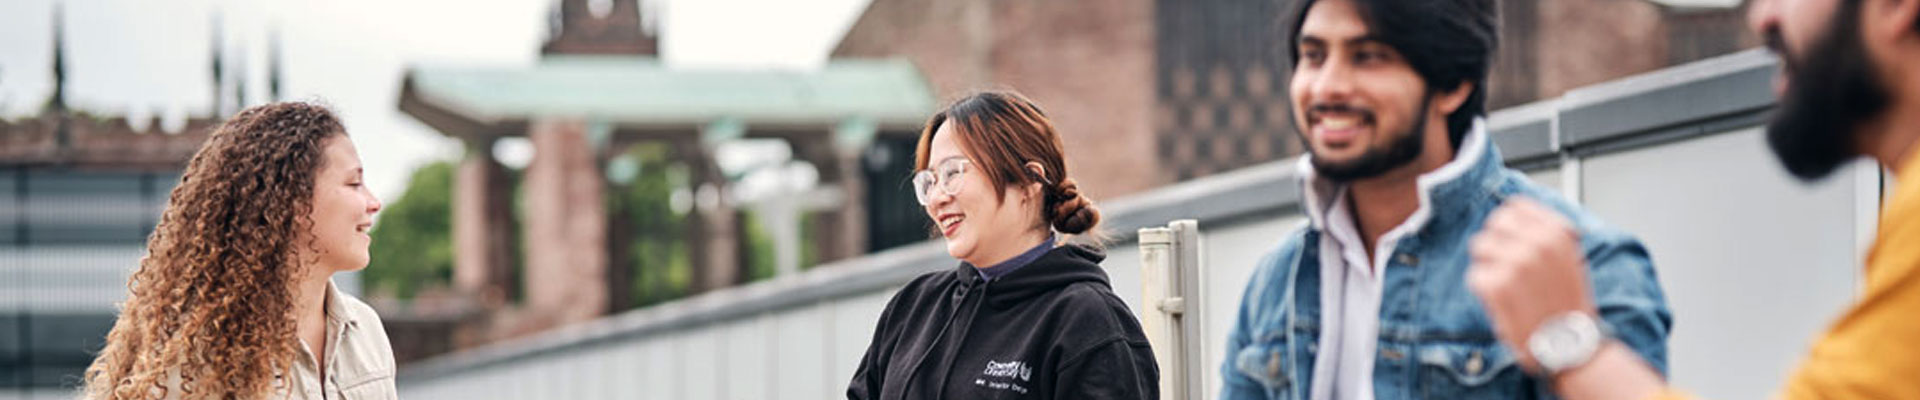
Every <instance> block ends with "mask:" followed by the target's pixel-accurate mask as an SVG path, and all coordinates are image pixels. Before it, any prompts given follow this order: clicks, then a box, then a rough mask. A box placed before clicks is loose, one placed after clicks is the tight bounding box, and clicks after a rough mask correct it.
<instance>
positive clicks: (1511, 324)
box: [1467, 197, 1598, 371]
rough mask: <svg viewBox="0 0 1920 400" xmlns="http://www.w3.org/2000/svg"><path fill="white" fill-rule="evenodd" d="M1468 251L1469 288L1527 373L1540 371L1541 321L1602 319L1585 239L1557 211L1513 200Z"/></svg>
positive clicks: (1489, 220) (1491, 219)
mask: <svg viewBox="0 0 1920 400" xmlns="http://www.w3.org/2000/svg"><path fill="white" fill-rule="evenodd" d="M1469 246H1470V247H1469V249H1468V250H1469V251H1470V252H1472V254H1473V266H1472V268H1471V269H1469V270H1468V271H1467V288H1468V289H1471V290H1473V294H1474V295H1476V296H1479V297H1480V303H1481V304H1482V305H1484V306H1485V307H1486V310H1487V316H1488V317H1489V318H1492V320H1493V331H1494V333H1495V334H1496V335H1497V336H1499V337H1500V341H1501V342H1502V343H1505V344H1506V345H1507V348H1508V349H1509V350H1513V351H1514V354H1515V355H1516V356H1517V357H1516V358H1518V359H1519V360H1520V364H1521V366H1524V367H1526V368H1527V369H1528V370H1532V371H1540V366H1539V364H1538V363H1536V362H1534V360H1533V352H1531V351H1528V350H1527V338H1529V337H1531V336H1532V335H1533V330H1534V329H1535V328H1538V327H1539V326H1540V323H1541V322H1544V321H1546V320H1547V319H1548V318H1552V317H1554V316H1558V315H1563V314H1566V313H1569V312H1585V313H1588V314H1589V315H1598V314H1597V313H1595V312H1594V305H1593V296H1592V295H1591V294H1589V293H1591V291H1592V289H1590V288H1589V287H1588V283H1587V260H1586V258H1585V257H1584V256H1582V255H1581V254H1580V234H1579V233H1578V232H1576V231H1574V230H1573V228H1572V227H1571V226H1570V224H1569V223H1568V222H1567V220H1566V218H1563V217H1561V216H1560V214H1559V213H1556V212H1554V211H1553V210H1552V209H1548V208H1547V207H1546V206H1542V205H1540V203H1536V202H1534V201H1532V200H1529V199H1526V198H1520V197H1513V198H1509V199H1507V201H1506V204H1503V205H1501V206H1500V208H1499V209H1496V210H1494V211H1493V214H1490V215H1488V216H1487V220H1486V221H1485V222H1484V223H1483V226H1482V227H1481V228H1480V233H1479V234H1476V235H1474V236H1473V241H1472V242H1471V243H1470V244H1469Z"/></svg>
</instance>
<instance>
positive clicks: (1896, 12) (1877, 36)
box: [1860, 0, 1920, 42]
mask: <svg viewBox="0 0 1920 400" xmlns="http://www.w3.org/2000/svg"><path fill="white" fill-rule="evenodd" d="M1863 7H1864V8H1862V9H1861V10H1860V15H1861V21H1860V22H1861V25H1863V26H1862V28H1863V29H1865V30H1866V31H1865V32H1864V34H1865V35H1866V36H1867V37H1868V38H1869V39H1868V40H1871V41H1885V42H1897V41H1900V40H1901V39H1902V37H1903V36H1906V35H1909V34H1912V33H1914V31H1915V29H1916V28H1920V20H1917V18H1920V0H1873V1H1868V2H1867V3H1866V4H1865V5H1863Z"/></svg>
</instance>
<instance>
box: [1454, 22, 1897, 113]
mask: <svg viewBox="0 0 1920 400" xmlns="http://www.w3.org/2000/svg"><path fill="white" fill-rule="evenodd" d="M1916 1H1920V0H1916ZM1472 95H1473V82H1460V85H1459V86H1454V87H1453V90H1448V91H1444V92H1436V93H1434V94H1433V99H1432V100H1433V106H1434V107H1433V111H1434V112H1437V113H1440V115H1441V116H1447V115H1453V112H1454V111H1455V110H1459V109H1460V106H1462V105H1466V104H1467V97H1469V96H1472Z"/></svg>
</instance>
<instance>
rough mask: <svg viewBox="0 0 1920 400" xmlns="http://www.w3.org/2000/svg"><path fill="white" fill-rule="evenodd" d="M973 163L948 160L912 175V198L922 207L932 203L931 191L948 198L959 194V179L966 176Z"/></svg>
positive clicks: (965, 160) (960, 159)
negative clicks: (936, 191) (935, 190)
mask: <svg viewBox="0 0 1920 400" xmlns="http://www.w3.org/2000/svg"><path fill="white" fill-rule="evenodd" d="M971 165H973V162H971V161H967V159H965V158H949V159H947V160H946V161H942V162H940V165H936V166H934V167H933V168H932V169H925V170H920V172H915V173H914V174H913V197H914V199H916V200H919V201H920V205H922V206H924V205H927V204H928V203H932V202H933V194H934V193H933V190H934V189H935V188H938V189H939V190H940V193H944V194H946V195H948V196H954V195H959V194H960V177H961V176H962V175H966V173H967V170H968V169H969V168H968V167H969V166H971Z"/></svg>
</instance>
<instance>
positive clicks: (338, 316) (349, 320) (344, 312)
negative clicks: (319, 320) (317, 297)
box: [322, 278, 360, 329]
mask: <svg viewBox="0 0 1920 400" xmlns="http://www.w3.org/2000/svg"><path fill="white" fill-rule="evenodd" d="M345 298H346V293H342V292H340V287H339V286H335V285H334V284H333V279H331V278H329V279H327V299H326V304H325V305H323V306H322V307H323V308H325V309H326V310H327V325H334V326H338V327H341V328H343V329H344V328H345V327H347V326H352V325H359V324H360V321H359V317H358V316H356V315H354V313H353V312H352V311H350V310H348V309H347V304H346V302H345V301H344V300H343V299H345Z"/></svg>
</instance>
